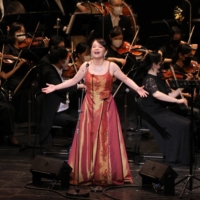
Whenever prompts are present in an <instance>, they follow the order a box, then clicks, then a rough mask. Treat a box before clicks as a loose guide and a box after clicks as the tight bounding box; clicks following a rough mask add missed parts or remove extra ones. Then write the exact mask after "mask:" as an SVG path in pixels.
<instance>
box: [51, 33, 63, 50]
mask: <svg viewBox="0 0 200 200" xmlns="http://www.w3.org/2000/svg"><path fill="white" fill-rule="evenodd" d="M61 42H65V40H64V38H63V37H61V36H59V35H52V36H51V37H50V41H49V47H50V48H51V47H52V46H54V47H57V46H58V45H59V44H60V43H61Z"/></svg>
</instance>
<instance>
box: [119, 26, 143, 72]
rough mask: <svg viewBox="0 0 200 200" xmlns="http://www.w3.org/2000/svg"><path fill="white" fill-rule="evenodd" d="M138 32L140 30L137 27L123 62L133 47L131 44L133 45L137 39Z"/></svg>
mask: <svg viewBox="0 0 200 200" xmlns="http://www.w3.org/2000/svg"><path fill="white" fill-rule="evenodd" d="M139 30H140V27H139V26H137V31H136V33H135V36H134V38H133V40H132V42H131V45H130V47H129V50H128V53H127V54H126V57H125V60H126V59H127V58H128V54H129V53H130V50H131V49H132V46H133V44H134V43H135V40H136V38H137V36H138V33H139ZM122 69H123V67H122Z"/></svg>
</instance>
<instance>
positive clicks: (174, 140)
mask: <svg viewBox="0 0 200 200" xmlns="http://www.w3.org/2000/svg"><path fill="white" fill-rule="evenodd" d="M143 84H144V86H145V90H146V91H148V92H149V95H148V96H147V97H146V98H141V102H140V104H141V105H140V106H141V108H142V110H143V111H144V112H145V113H147V114H148V115H149V116H150V117H151V118H153V119H154V120H155V121H156V122H157V124H159V126H160V127H162V128H163V132H162V133H161V132H158V130H156V128H154V127H153V126H152V124H149V123H147V126H148V128H149V129H150V132H151V133H152V134H153V135H154V137H155V140H156V141H157V143H158V146H159V148H160V150H161V152H162V153H163V156H164V157H165V162H166V163H167V164H169V165H170V166H181V165H189V162H190V154H189V141H190V139H189V135H190V120H189V119H187V118H185V117H183V116H181V115H177V114H176V113H173V112H171V111H170V110H168V109H166V108H165V107H166V105H168V104H166V102H163V101H159V100H157V99H156V98H154V97H153V93H154V92H156V91H160V92H163V93H165V94H168V93H169V92H171V89H170V88H169V87H168V86H167V85H166V83H165V82H164V81H162V80H161V79H160V78H159V77H158V76H154V75H151V74H148V75H147V76H146V77H145V79H144V83H143ZM164 133H165V134H166V133H168V136H167V135H166V136H164Z"/></svg>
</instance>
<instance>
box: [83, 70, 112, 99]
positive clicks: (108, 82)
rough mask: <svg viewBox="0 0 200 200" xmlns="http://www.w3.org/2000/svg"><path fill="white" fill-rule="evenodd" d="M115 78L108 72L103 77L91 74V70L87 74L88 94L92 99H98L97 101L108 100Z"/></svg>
mask: <svg viewBox="0 0 200 200" xmlns="http://www.w3.org/2000/svg"><path fill="white" fill-rule="evenodd" d="M112 83H113V77H112V76H111V74H110V70H109V67H108V71H107V72H106V73H105V74H103V75H95V74H91V73H90V72H89V70H87V72H86V76H85V84H86V87H87V94H89V95H90V96H91V97H93V98H94V97H97V99H98V100H99V99H101V100H103V99H107V98H109V96H110V93H111V91H112Z"/></svg>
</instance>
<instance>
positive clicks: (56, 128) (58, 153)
mask: <svg viewBox="0 0 200 200" xmlns="http://www.w3.org/2000/svg"><path fill="white" fill-rule="evenodd" d="M41 94H42V93H41V92H40V91H39V92H37V93H36V94H35V100H36V108H37V109H36V110H37V127H36V133H35V141H34V148H33V157H34V151H35V147H36V143H37V137H38V128H39V123H40V117H41V113H40V111H41V104H42V103H43V102H42V101H41V99H40V98H38V97H39V95H41ZM51 128H52V130H51V131H52V132H53V135H55V132H56V130H58V129H62V128H63V127H62V126H60V125H56V124H54V125H53V126H52V127H51ZM53 145H54V146H57V147H65V146H64V145H62V144H56V143H54V142H53ZM40 149H41V150H42V149H43V148H42V146H41V147H40ZM42 153H45V154H55V155H68V151H67V149H66V150H60V151H46V152H45V151H43V152H42Z"/></svg>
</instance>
